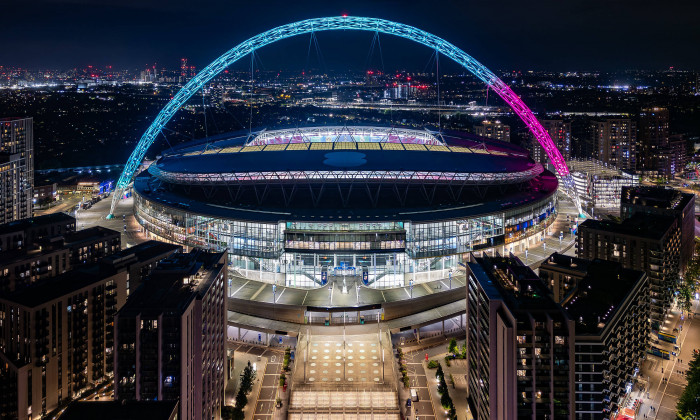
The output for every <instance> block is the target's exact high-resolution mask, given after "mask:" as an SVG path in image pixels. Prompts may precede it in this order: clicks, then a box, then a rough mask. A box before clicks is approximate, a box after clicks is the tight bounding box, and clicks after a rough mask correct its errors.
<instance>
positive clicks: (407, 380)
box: [403, 375, 411, 388]
mask: <svg viewBox="0 0 700 420" xmlns="http://www.w3.org/2000/svg"><path fill="white" fill-rule="evenodd" d="M410 386H411V379H410V378H409V377H408V375H406V376H404V377H403V387H404V388H408V387H410Z"/></svg>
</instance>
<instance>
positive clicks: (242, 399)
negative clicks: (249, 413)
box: [236, 391, 248, 410]
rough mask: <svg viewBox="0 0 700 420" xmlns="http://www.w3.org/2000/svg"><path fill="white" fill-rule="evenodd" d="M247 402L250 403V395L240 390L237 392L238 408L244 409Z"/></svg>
mask: <svg viewBox="0 0 700 420" xmlns="http://www.w3.org/2000/svg"><path fill="white" fill-rule="evenodd" d="M246 404H248V397H246V395H245V393H243V392H240V391H239V392H238V394H236V408H238V409H240V410H243V407H245V406H246Z"/></svg>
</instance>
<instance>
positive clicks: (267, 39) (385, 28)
mask: <svg viewBox="0 0 700 420" xmlns="http://www.w3.org/2000/svg"><path fill="white" fill-rule="evenodd" d="M332 30H359V31H369V32H379V33H384V34H390V35H396V36H399V37H401V38H406V39H409V40H411V41H415V42H417V43H419V44H422V45H425V46H426V47H429V48H432V49H435V50H436V51H437V52H439V53H440V54H443V55H445V56H447V57H449V58H451V59H452V60H454V61H455V62H457V63H458V64H460V65H462V66H463V67H464V68H465V69H467V70H469V72H470V73H472V74H473V75H474V76H476V77H477V78H479V79H480V80H481V81H483V82H484V83H485V84H486V85H488V86H489V87H490V88H491V89H493V90H494V91H495V92H496V93H497V94H498V95H499V96H500V97H501V98H503V100H504V101H506V103H508V105H510V107H511V108H512V109H513V112H515V113H516V114H517V115H518V116H519V117H520V119H521V120H523V122H524V123H525V125H526V126H527V128H528V129H529V130H530V132H531V133H532V134H533V136H534V137H535V138H536V139H537V140H538V141H539V143H540V144H541V145H542V147H543V149H544V151H545V153H547V156H548V157H549V159H550V161H551V162H552V164H553V165H554V168H555V169H556V171H557V173H558V174H559V175H560V176H561V178H562V179H563V180H564V182H565V184H566V186H567V188H568V189H569V191H570V192H573V180H572V179H571V176H570V174H569V168H568V167H567V166H566V162H565V161H564V158H563V157H562V155H561V153H559V150H558V149H557V148H556V146H555V145H554V142H553V141H552V139H551V137H550V136H549V134H548V133H547V131H545V129H544V128H543V127H542V125H541V124H540V123H539V121H538V120H537V118H536V117H535V115H534V114H533V113H532V111H531V110H530V108H528V107H527V105H525V103H524V102H523V101H522V100H521V99H520V97H518V95H516V94H515V92H513V91H512V90H511V89H510V88H509V87H508V85H506V84H505V83H504V82H503V81H502V80H501V79H499V78H498V77H496V75H495V74H493V73H492V72H491V71H490V70H489V69H487V68H486V67H484V65H483V64H481V63H479V62H478V61H476V60H475V59H474V58H473V57H471V56H470V55H469V54H467V53H465V52H464V51H462V50H461V49H459V48H458V47H456V46H455V45H453V44H451V43H449V42H447V41H445V40H444V39H442V38H440V37H437V36H435V35H433V34H431V33H428V32H426V31H423V30H421V29H418V28H414V27H413V26H409V25H404V24H402V23H397V22H392V21H389V20H385V19H377V18H367V17H356V16H338V17H327V18H315V19H307V20H302V21H299V22H294V23H290V24H287V25H282V26H278V27H276V28H273V29H270V30H269V31H267V32H263V33H261V34H258V35H255V36H254V37H252V38H250V39H248V40H246V41H244V42H242V43H240V44H238V45H236V46H235V47H234V48H232V49H230V50H228V51H227V52H225V53H224V54H223V55H222V56H221V57H219V58H217V59H216V60H214V62H212V63H211V64H209V65H208V66H207V67H205V68H204V69H202V71H200V72H199V73H198V74H197V75H196V76H195V77H193V78H192V79H191V80H190V81H189V82H187V84H186V85H185V86H183V87H182V89H180V91H179V92H178V93H177V94H176V95H175V97H173V99H171V100H170V102H168V104H167V105H166V106H165V107H164V108H163V109H162V110H161V111H160V113H158V115H157V116H156V118H155V120H154V121H153V123H151V125H150V126H149V127H148V129H147V130H146V132H145V133H144V134H143V136H141V139H140V140H139V142H138V144H137V145H136V148H135V149H134V151H133V152H132V153H131V156H130V157H129V160H128V161H127V163H126V165H125V167H124V171H123V172H122V174H121V176H120V177H119V181H117V186H116V191H115V193H114V196H113V197H112V207H111V209H110V216H111V215H112V213H113V212H114V208H115V206H116V204H117V201H118V200H119V199H120V198H121V196H122V194H123V192H124V190H125V189H126V188H127V186H128V185H129V183H131V181H132V179H133V177H134V174H135V173H136V170H137V168H138V166H139V165H140V163H141V161H142V160H143V158H144V156H145V155H146V151H147V150H148V148H149V147H150V146H151V144H153V142H154V141H155V139H156V137H157V136H158V133H160V131H161V130H162V128H163V127H164V126H165V124H167V122H168V121H170V119H171V118H172V117H173V115H174V114H175V113H176V112H177V111H178V110H179V109H180V107H181V106H183V105H184V104H185V102H187V100H188V99H189V98H190V97H192V95H194V94H195V92H197V91H198V90H199V89H201V88H202V86H204V85H205V84H206V83H208V82H209V81H210V80H211V79H213V78H214V77H216V76H217V75H218V74H219V73H221V72H222V71H223V70H224V69H226V68H227V67H228V66H230V65H231V64H233V63H235V62H236V61H238V60H240V59H241V58H243V57H245V56H246V55H248V54H250V53H251V52H253V51H255V50H256V49H258V48H261V47H264V46H265V45H268V44H271V43H273V42H277V41H279V40H282V39H285V38H289V37H292V36H295V35H302V34H308V33H312V32H318V31H332ZM571 195H572V197H574V194H571ZM574 199H575V198H574ZM575 201H576V202H577V204H578V200H576V199H575ZM579 212H580V208H579Z"/></svg>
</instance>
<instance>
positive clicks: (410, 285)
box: [408, 280, 413, 299]
mask: <svg viewBox="0 0 700 420" xmlns="http://www.w3.org/2000/svg"><path fill="white" fill-rule="evenodd" d="M408 287H409V288H410V289H411V299H413V280H409V281H408Z"/></svg>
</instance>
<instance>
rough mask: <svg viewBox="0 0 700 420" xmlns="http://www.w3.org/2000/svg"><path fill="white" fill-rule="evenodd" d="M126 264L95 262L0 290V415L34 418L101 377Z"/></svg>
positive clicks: (108, 361) (108, 368) (107, 371)
mask: <svg viewBox="0 0 700 420" xmlns="http://www.w3.org/2000/svg"><path fill="white" fill-rule="evenodd" d="M125 301H126V272H125V271H122V272H114V271H112V270H102V269H101V268H100V267H99V266H97V265H93V266H91V267H89V268H81V269H79V270H73V271H70V272H67V273H65V274H61V275H59V276H57V277H55V278H51V279H48V280H45V281H43V282H41V283H38V284H36V285H34V286H32V287H28V288H25V289H22V290H19V291H17V292H14V293H10V294H3V295H2V296H0V417H1V418H15V419H20V420H25V419H39V418H41V417H42V416H44V415H46V414H47V413H50V412H51V411H52V410H54V409H56V408H57V407H58V406H59V405H60V404H61V403H62V402H63V401H65V400H66V399H70V398H76V397H78V396H79V395H80V394H81V393H82V392H83V391H85V390H86V389H88V388H89V387H90V386H92V385H95V384H98V383H100V382H103V381H105V380H106V379H107V378H108V376H109V375H111V372H112V365H113V363H114V359H113V352H114V334H113V331H112V325H113V318H114V314H115V313H116V310H117V309H118V308H119V307H120V306H121V305H123V304H124V302H125Z"/></svg>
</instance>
